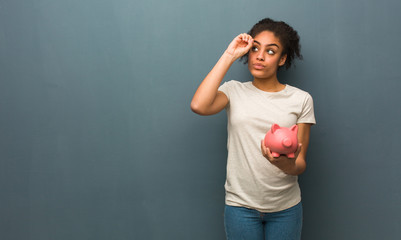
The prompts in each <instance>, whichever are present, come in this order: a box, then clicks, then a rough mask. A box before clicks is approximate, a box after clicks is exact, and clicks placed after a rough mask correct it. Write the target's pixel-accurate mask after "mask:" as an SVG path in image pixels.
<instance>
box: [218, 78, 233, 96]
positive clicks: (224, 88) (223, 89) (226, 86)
mask: <svg viewBox="0 0 401 240" xmlns="http://www.w3.org/2000/svg"><path fill="white" fill-rule="evenodd" d="M231 85H232V84H231V81H228V82H225V83H223V84H222V85H221V86H220V87H219V89H218V90H219V91H220V92H223V93H224V94H225V95H226V96H227V98H228V100H230V89H231Z"/></svg>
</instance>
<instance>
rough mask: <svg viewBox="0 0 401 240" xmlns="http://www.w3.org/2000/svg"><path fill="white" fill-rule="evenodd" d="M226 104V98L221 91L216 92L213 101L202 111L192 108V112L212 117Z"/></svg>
mask: <svg viewBox="0 0 401 240" xmlns="http://www.w3.org/2000/svg"><path fill="white" fill-rule="evenodd" d="M227 104H228V97H227V96H226V94H224V93H223V92H221V91H218V92H217V94H216V97H215V99H214V101H213V102H212V103H211V104H210V105H209V106H207V107H205V108H204V109H196V108H193V109H192V110H193V111H194V112H195V113H197V114H200V115H213V114H216V113H219V112H220V111H221V110H223V109H224V108H225V107H226V106H227Z"/></svg>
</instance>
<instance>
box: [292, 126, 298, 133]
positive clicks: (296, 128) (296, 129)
mask: <svg viewBox="0 0 401 240" xmlns="http://www.w3.org/2000/svg"><path fill="white" fill-rule="evenodd" d="M290 130H291V132H296V131H298V125H296V124H295V125H293V126H292V127H291V128H290Z"/></svg>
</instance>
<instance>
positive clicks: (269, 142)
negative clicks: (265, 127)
mask: <svg viewBox="0 0 401 240" xmlns="http://www.w3.org/2000/svg"><path fill="white" fill-rule="evenodd" d="M297 134H298V126H297V125H293V126H292V127H290V128H286V127H280V126H279V125H278V124H273V126H272V128H271V129H270V130H269V131H268V132H267V133H266V136H265V146H266V147H268V148H269V149H270V151H271V152H272V155H273V157H279V156H280V154H283V155H287V157H288V158H294V157H295V154H294V153H295V152H296V151H297V148H298V138H297Z"/></svg>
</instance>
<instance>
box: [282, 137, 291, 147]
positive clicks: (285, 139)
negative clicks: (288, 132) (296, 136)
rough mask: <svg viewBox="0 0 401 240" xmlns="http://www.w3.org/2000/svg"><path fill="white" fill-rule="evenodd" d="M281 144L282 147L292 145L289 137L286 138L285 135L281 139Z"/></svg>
mask: <svg viewBox="0 0 401 240" xmlns="http://www.w3.org/2000/svg"><path fill="white" fill-rule="evenodd" d="M282 144H283V146H284V147H287V148H289V147H291V146H292V140H291V139H290V138H288V137H285V138H284V139H283V141H282Z"/></svg>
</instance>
